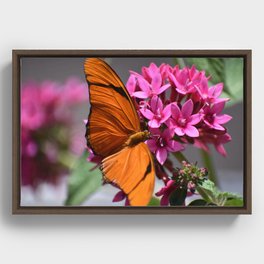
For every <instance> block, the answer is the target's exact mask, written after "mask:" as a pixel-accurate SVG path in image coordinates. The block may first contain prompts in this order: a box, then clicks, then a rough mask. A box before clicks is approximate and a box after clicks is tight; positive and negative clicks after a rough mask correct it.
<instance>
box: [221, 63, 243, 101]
mask: <svg viewBox="0 0 264 264" xmlns="http://www.w3.org/2000/svg"><path fill="white" fill-rule="evenodd" d="M225 60H226V61H225V85H226V86H227V87H229V90H230V93H231V100H230V101H229V102H228V103H227V106H231V105H233V104H235V103H238V102H240V101H242V100H243V69H244V65H243V59H242V58H229V59H225Z"/></svg>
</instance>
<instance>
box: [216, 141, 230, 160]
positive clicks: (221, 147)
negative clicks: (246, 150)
mask: <svg viewBox="0 0 264 264" xmlns="http://www.w3.org/2000/svg"><path fill="white" fill-rule="evenodd" d="M215 148H216V150H217V152H218V153H220V154H221V155H222V156H224V157H226V156H227V154H226V150H225V148H224V145H223V144H218V145H215Z"/></svg>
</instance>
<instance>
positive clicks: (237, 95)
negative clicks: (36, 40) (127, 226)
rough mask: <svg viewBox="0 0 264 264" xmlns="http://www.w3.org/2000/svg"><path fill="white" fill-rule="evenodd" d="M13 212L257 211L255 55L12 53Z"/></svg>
mask: <svg viewBox="0 0 264 264" xmlns="http://www.w3.org/2000/svg"><path fill="white" fill-rule="evenodd" d="M13 214H251V50H13Z"/></svg>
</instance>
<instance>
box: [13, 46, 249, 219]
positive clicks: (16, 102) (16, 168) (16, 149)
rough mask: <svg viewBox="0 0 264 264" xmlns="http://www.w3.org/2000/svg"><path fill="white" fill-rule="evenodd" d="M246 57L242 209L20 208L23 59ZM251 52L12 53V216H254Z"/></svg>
mask: <svg viewBox="0 0 264 264" xmlns="http://www.w3.org/2000/svg"><path fill="white" fill-rule="evenodd" d="M85 56H91V57H108V56H109V57H110V56H111V57H136V56H141V57H161V56H162V57H172V56H181V57H243V58H244V206H243V207H210V208H209V207H206V208H205V207H104V206H96V207H95V206H94V207H82V206H78V207H77V206H70V207H68V206H59V207H57V206H55V207H26V206H20V177H18V175H20V174H19V173H20V122H19V121H20V118H19V117H20V59H21V58H22V57H85ZM251 85H252V51H251V50H13V52H12V86H13V100H12V111H13V112H12V124H13V129H12V137H13V141H12V149H13V151H12V158H13V166H12V180H13V184H12V213H13V214H69V215H72V214H167V215H168V214H199V215H201V214H208V215H209V214H251V213H252V179H251V177H252V176H251V173H252V142H251V141H252V138H251V137H252V133H251V130H252V124H251V122H252V110H251V108H252V101H251V100H252V95H251V90H252V87H251Z"/></svg>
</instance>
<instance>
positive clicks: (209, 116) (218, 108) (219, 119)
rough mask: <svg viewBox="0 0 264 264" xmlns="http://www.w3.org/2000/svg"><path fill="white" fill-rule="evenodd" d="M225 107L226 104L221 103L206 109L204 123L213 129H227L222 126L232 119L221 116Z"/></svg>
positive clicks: (228, 116)
mask: <svg viewBox="0 0 264 264" xmlns="http://www.w3.org/2000/svg"><path fill="white" fill-rule="evenodd" d="M224 107H225V102H224V101H221V102H218V103H215V104H213V105H212V107H210V106H207V107H205V108H204V123H205V124H206V125H207V126H208V127H210V128H213V129H216V130H222V131H224V130H225V128H224V127H223V126H221V125H223V124H225V123H227V122H229V121H230V120H231V119H232V117H231V116H230V115H225V114H224V115H220V113H221V112H222V110H223V109H224Z"/></svg>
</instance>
